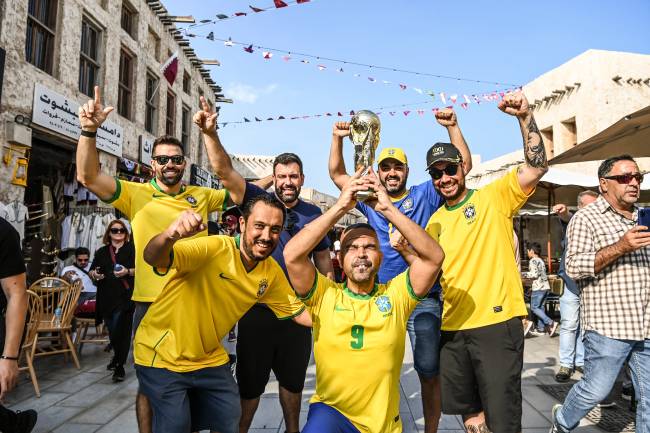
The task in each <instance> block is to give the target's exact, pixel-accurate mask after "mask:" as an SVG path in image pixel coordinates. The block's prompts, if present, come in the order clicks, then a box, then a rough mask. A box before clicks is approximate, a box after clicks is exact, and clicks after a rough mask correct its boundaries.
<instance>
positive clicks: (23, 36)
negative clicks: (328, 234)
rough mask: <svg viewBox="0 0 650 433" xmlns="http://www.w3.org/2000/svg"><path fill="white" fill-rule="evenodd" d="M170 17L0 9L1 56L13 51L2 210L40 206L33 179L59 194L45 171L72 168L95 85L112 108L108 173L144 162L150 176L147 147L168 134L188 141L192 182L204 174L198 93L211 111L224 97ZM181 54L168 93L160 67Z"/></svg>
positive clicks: (8, 67)
mask: <svg viewBox="0 0 650 433" xmlns="http://www.w3.org/2000/svg"><path fill="white" fill-rule="evenodd" d="M172 19H173V18H172V17H169V16H168V14H167V10H166V9H165V7H164V6H163V5H162V4H161V3H160V2H158V1H157V0H86V1H80V0H4V1H2V2H0V48H2V49H3V50H4V51H5V52H6V60H5V65H4V74H3V79H2V83H1V84H2V93H1V95H2V96H1V98H2V99H1V100H0V142H2V144H3V164H0V201H1V202H5V203H6V202H9V201H14V200H18V201H22V200H25V201H26V202H28V201H29V200H35V199H34V198H33V197H32V196H31V194H30V193H29V188H30V186H32V182H30V180H34V179H36V178H37V177H38V178H40V181H41V183H43V184H48V183H49V185H50V186H53V185H54V184H55V183H56V182H57V180H58V179H56V178H54V177H55V176H57V173H58V175H61V173H59V171H60V170H54V169H52V170H50V168H51V167H48V164H50V163H51V164H52V165H53V166H54V165H57V166H61V164H63V163H65V162H66V161H68V162H69V163H71V162H73V161H74V149H75V147H76V142H77V137H78V123H77V125H76V126H75V125H74V122H75V119H74V118H75V117H76V114H77V110H78V105H79V104H83V103H85V102H86V101H87V100H88V99H89V98H90V96H89V95H92V92H93V90H92V87H93V85H98V86H100V88H101V89H102V92H103V102H104V104H105V105H112V106H114V107H115V110H114V112H113V113H111V115H110V116H109V119H108V120H109V121H110V122H111V123H110V124H109V125H108V126H107V128H106V130H105V131H103V134H104V135H108V137H107V138H106V140H104V142H103V143H104V144H105V146H103V145H102V143H100V140H98V148H100V152H99V154H100V161H101V164H102V169H103V170H104V171H105V172H107V173H109V174H116V173H117V172H118V170H119V167H120V166H122V167H124V166H125V167H127V168H133V167H138V166H137V164H143V166H144V167H145V168H146V165H147V164H148V163H149V161H150V159H149V157H148V155H147V149H148V148H149V146H150V144H151V142H152V141H153V140H154V139H155V138H156V137H157V136H160V135H163V134H165V133H170V134H171V135H174V136H176V137H177V138H179V139H181V140H182V141H183V142H184V145H185V153H186V155H187V157H188V170H187V172H186V177H187V179H186V180H188V181H189V177H190V174H191V173H192V172H195V171H198V172H202V171H201V169H207V166H208V164H207V158H205V156H203V155H204V152H203V148H202V147H203V145H202V143H201V142H200V134H199V131H198V129H197V128H196V127H193V125H192V124H191V117H192V114H193V113H194V112H195V111H196V110H197V109H198V108H199V95H205V97H206V99H207V100H208V101H209V102H210V104H214V103H216V102H218V101H219V100H220V98H221V97H222V96H223V95H221V94H220V93H219V92H220V91H221V89H220V87H219V86H217V85H216V83H215V82H214V81H212V79H211V78H210V74H209V71H208V70H207V69H205V67H204V65H203V64H202V63H201V61H200V60H199V59H198V58H197V56H196V54H195V53H194V51H193V50H192V49H191V47H189V42H188V41H186V40H185V39H184V38H183V37H182V35H181V33H180V31H178V30H177V29H176V27H175V25H174V24H173V23H172V22H171V21H172ZM175 52H178V74H177V76H176V80H175V82H174V84H173V85H169V83H168V81H167V80H166V79H165V78H164V76H163V74H162V73H161V66H162V64H164V63H165V61H166V60H167V59H169V58H170V56H171V55H172V54H173V53H175ZM0 76H2V75H0ZM48 122H49V123H48ZM75 128H76V129H75ZM101 134H102V132H100V135H101ZM121 158H124V160H121ZM26 163H27V168H28V170H27V176H26V177H27V178H26V181H25V180H24V179H22V180H23V181H25V182H21V179H16V174H17V167H18V171H20V169H21V167H20V164H23V165H25V164H26ZM136 163H137V164H136ZM134 164H136V165H134ZM192 164H194V165H195V167H192ZM190 167H192V168H193V170H190V169H189V168H190ZM22 168H25V167H22ZM136 171H139V169H137V170H136ZM143 171H144V169H143ZM202 173H204V174H205V172H202ZM18 175H19V176H20V173H18ZM47 176H49V177H50V178H51V179H50V181H49V182H48V177H47ZM21 183H26V185H21ZM28 196H29V197H28ZM26 204H27V203H26Z"/></svg>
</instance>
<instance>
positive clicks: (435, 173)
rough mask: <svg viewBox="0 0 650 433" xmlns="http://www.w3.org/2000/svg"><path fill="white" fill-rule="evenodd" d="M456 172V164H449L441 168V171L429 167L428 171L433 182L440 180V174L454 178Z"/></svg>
mask: <svg viewBox="0 0 650 433" xmlns="http://www.w3.org/2000/svg"><path fill="white" fill-rule="evenodd" d="M457 172H458V164H449V165H448V166H447V167H445V168H443V169H442V170H440V169H438V168H435V167H431V168H430V169H429V174H430V175H431V177H432V178H433V180H438V179H442V174H443V173H444V174H446V175H447V176H455V175H456V173H457Z"/></svg>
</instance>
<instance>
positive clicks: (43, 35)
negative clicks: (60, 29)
mask: <svg viewBox="0 0 650 433" xmlns="http://www.w3.org/2000/svg"><path fill="white" fill-rule="evenodd" d="M57 7H58V0H29V5H28V9H27V39H26V40H25V60H27V61H28V62H29V63H31V64H32V65H34V66H36V67H37V68H39V69H42V70H43V71H45V72H47V73H48V74H52V65H53V63H54V35H55V34H56V12H57Z"/></svg>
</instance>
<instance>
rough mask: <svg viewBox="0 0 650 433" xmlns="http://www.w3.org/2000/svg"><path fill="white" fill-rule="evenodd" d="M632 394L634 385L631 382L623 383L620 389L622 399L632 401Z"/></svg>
mask: <svg viewBox="0 0 650 433" xmlns="http://www.w3.org/2000/svg"><path fill="white" fill-rule="evenodd" d="M633 395H634V386H633V385H632V382H626V383H624V384H623V388H622V389H621V398H623V400H627V401H632V396H633Z"/></svg>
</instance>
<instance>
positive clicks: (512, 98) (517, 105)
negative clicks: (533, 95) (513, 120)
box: [499, 92, 530, 117]
mask: <svg viewBox="0 0 650 433" xmlns="http://www.w3.org/2000/svg"><path fill="white" fill-rule="evenodd" d="M499 110H501V111H503V112H504V113H507V114H509V115H511V116H517V117H526V116H527V115H528V114H530V107H529V106H528V99H526V97H525V96H524V94H523V93H521V92H517V93H508V94H506V95H505V96H504V97H503V99H502V100H501V102H499Z"/></svg>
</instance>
